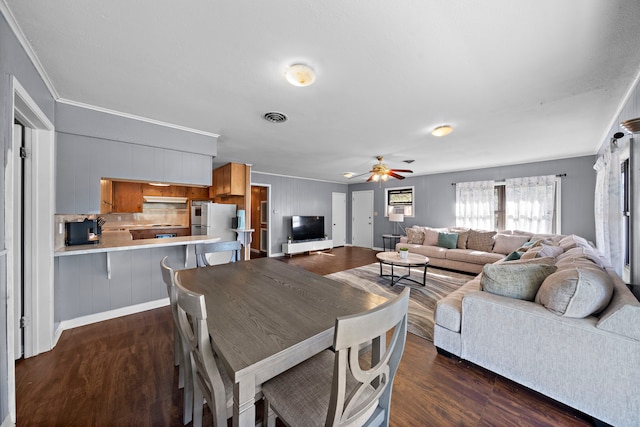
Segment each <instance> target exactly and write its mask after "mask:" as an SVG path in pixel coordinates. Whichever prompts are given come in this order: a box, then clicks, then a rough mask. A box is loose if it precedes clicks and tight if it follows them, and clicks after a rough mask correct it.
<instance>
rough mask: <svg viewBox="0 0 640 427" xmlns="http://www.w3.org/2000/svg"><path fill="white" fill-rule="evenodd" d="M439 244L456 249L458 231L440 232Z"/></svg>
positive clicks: (442, 246)
mask: <svg viewBox="0 0 640 427" xmlns="http://www.w3.org/2000/svg"><path fill="white" fill-rule="evenodd" d="M438 246H440V247H441V248H447V249H455V248H456V247H457V246H458V233H444V232H440V233H438Z"/></svg>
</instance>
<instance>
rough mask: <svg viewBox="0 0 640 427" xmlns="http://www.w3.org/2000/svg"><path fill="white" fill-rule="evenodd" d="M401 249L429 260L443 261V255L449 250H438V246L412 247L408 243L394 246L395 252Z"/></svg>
mask: <svg viewBox="0 0 640 427" xmlns="http://www.w3.org/2000/svg"><path fill="white" fill-rule="evenodd" d="M401 247H405V248H409V253H412V254H418V255H424V256H426V257H429V258H440V259H444V257H445V254H446V253H447V251H448V250H449V249H445V248H440V247H438V246H424V245H413V244H409V243H398V244H397V245H396V251H397V250H398V249H400V248H401Z"/></svg>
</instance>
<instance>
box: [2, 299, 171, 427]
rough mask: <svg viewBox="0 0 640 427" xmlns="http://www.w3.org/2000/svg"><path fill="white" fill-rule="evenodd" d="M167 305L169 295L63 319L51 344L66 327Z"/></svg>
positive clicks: (54, 344) (55, 341)
mask: <svg viewBox="0 0 640 427" xmlns="http://www.w3.org/2000/svg"><path fill="white" fill-rule="evenodd" d="M168 305H169V297H167V298H162V299H159V300H155V301H149V302H144V303H142V304H136V305H130V306H127V307H122V308H117V309H115V310H109V311H103V312H102V313H95V314H89V315H87V316H81V317H76V318H75V319H69V320H63V321H62V322H60V323H59V324H58V328H57V329H56V331H55V333H54V336H53V346H54V347H55V346H56V344H57V343H58V340H59V339H60V336H61V335H62V333H63V332H64V331H66V330H67V329H73V328H77V327H80V326H85V325H90V324H92V323H98V322H102V321H105V320H110V319H115V318H117V317H123V316H128V315H130V314H136V313H142V312H143V311H148V310H153V309H155V308H160V307H166V306H168ZM0 427H2V426H0Z"/></svg>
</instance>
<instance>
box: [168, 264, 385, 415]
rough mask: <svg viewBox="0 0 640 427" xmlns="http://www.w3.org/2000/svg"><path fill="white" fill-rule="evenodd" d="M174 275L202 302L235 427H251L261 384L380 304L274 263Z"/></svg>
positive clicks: (325, 344)
mask: <svg viewBox="0 0 640 427" xmlns="http://www.w3.org/2000/svg"><path fill="white" fill-rule="evenodd" d="M179 275H180V281H181V282H182V286H184V287H185V288H187V289H189V290H191V291H194V292H197V293H201V294H203V295H204V298H205V304H206V306H207V327H208V329H209V335H210V337H211V343H212V346H213V349H214V351H215V353H216V354H217V356H218V357H219V358H220V360H221V361H222V363H223V366H224V367H225V369H226V370H227V374H228V375H229V377H230V379H231V380H232V382H233V383H234V391H233V425H234V426H254V425H255V421H256V420H255V395H256V392H257V391H259V390H260V389H261V385H262V384H263V383H264V382H266V381H268V380H269V379H271V378H273V377H275V376H277V375H278V374H280V373H282V372H284V371H286V370H287V369H289V368H292V367H293V366H295V365H297V364H299V363H300V362H303V361H305V360H307V359H309V358H310V357H312V356H314V355H316V354H318V353H320V352H321V351H323V350H325V349H327V348H330V347H331V346H332V345H333V337H334V328H335V322H336V318H337V317H340V316H346V315H352V314H356V313H361V312H363V311H366V310H369V309H371V308H374V307H376V306H378V305H380V304H382V303H383V302H385V301H387V298H385V297H382V296H378V295H375V294H372V293H370V292H367V291H365V290H362V289H358V288H356V287H353V286H351V285H348V284H344V283H340V282H337V281H335V280H332V279H329V278H327V277H324V276H321V275H319V274H315V273H312V272H309V271H307V270H304V269H302V268H300V267H297V266H294V265H290V264H287V263H285V262H282V261H279V260H277V259H273V258H257V259H252V260H248V261H243V262H234V263H228V264H222V265H213V266H209V267H199V268H192V269H185V270H180V272H179ZM327 375H332V372H328V373H327Z"/></svg>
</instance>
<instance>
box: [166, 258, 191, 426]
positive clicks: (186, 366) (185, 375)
mask: <svg viewBox="0 0 640 427" xmlns="http://www.w3.org/2000/svg"><path fill="white" fill-rule="evenodd" d="M167 258H169V257H167V256H165V257H164V258H162V259H161V260H160V270H161V271H162V280H163V281H164V283H165V285H167V293H168V294H169V305H170V306H171V315H172V317H173V360H174V362H173V363H174V365H175V366H178V388H183V389H184V392H183V393H184V403H183V413H182V422H183V423H184V424H188V423H190V422H191V418H192V415H193V414H192V411H193V384H192V383H193V377H192V376H191V363H190V356H189V353H188V350H187V352H186V356H185V352H183V348H182V337H181V336H180V330H179V329H180V325H179V323H178V292H177V290H176V284H175V281H174V277H175V272H174V270H173V268H171V267H169V265H168V264H167Z"/></svg>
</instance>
